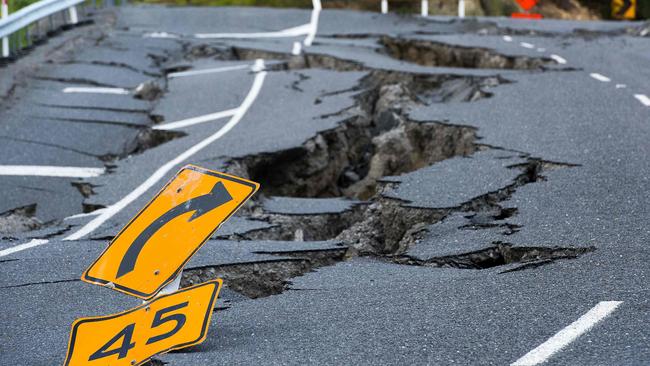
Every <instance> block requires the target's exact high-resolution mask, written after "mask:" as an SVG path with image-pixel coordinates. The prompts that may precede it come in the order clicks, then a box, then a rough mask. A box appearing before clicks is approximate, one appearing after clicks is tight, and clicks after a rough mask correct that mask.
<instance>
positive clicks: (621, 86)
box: [616, 84, 627, 89]
mask: <svg viewBox="0 0 650 366" xmlns="http://www.w3.org/2000/svg"><path fill="white" fill-rule="evenodd" d="M624 88H627V85H625V84H616V89H624Z"/></svg>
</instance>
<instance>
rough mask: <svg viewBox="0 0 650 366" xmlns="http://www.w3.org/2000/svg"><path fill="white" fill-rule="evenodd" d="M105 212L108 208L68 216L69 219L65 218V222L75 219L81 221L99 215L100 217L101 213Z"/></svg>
mask: <svg viewBox="0 0 650 366" xmlns="http://www.w3.org/2000/svg"><path fill="white" fill-rule="evenodd" d="M104 211H106V208H100V209H99V210H95V211H93V212H88V213H80V214H76V215H71V216H68V217H66V218H64V219H63V221H66V220H74V219H80V218H84V217H90V216H97V215H99V214H100V213H102V212H104Z"/></svg>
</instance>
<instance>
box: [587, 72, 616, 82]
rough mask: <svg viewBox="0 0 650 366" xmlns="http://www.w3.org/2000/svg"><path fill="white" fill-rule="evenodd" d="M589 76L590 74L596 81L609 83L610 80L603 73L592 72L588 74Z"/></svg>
mask: <svg viewBox="0 0 650 366" xmlns="http://www.w3.org/2000/svg"><path fill="white" fill-rule="evenodd" d="M589 76H591V77H592V78H594V79H596V80H598V81H602V82H603V83H609V82H610V81H612V79H610V78H608V77H607V76H605V75H602V74H599V73H597V72H592V73H591V74H589Z"/></svg>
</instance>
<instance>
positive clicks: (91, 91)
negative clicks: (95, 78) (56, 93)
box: [63, 87, 131, 95]
mask: <svg viewBox="0 0 650 366" xmlns="http://www.w3.org/2000/svg"><path fill="white" fill-rule="evenodd" d="M63 92H64V93H89V94H118V95H127V94H130V93H131V92H130V91H128V90H127V89H123V88H84V87H69V88H64V89H63Z"/></svg>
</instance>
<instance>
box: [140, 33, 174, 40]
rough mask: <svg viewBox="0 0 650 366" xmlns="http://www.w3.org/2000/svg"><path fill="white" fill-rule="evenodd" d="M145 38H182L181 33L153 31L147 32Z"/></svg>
mask: <svg viewBox="0 0 650 366" xmlns="http://www.w3.org/2000/svg"><path fill="white" fill-rule="evenodd" d="M143 37H144V38H170V39H178V38H181V37H180V36H179V35H176V34H173V33H167V32H152V33H147V34H145V35H144V36H143Z"/></svg>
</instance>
